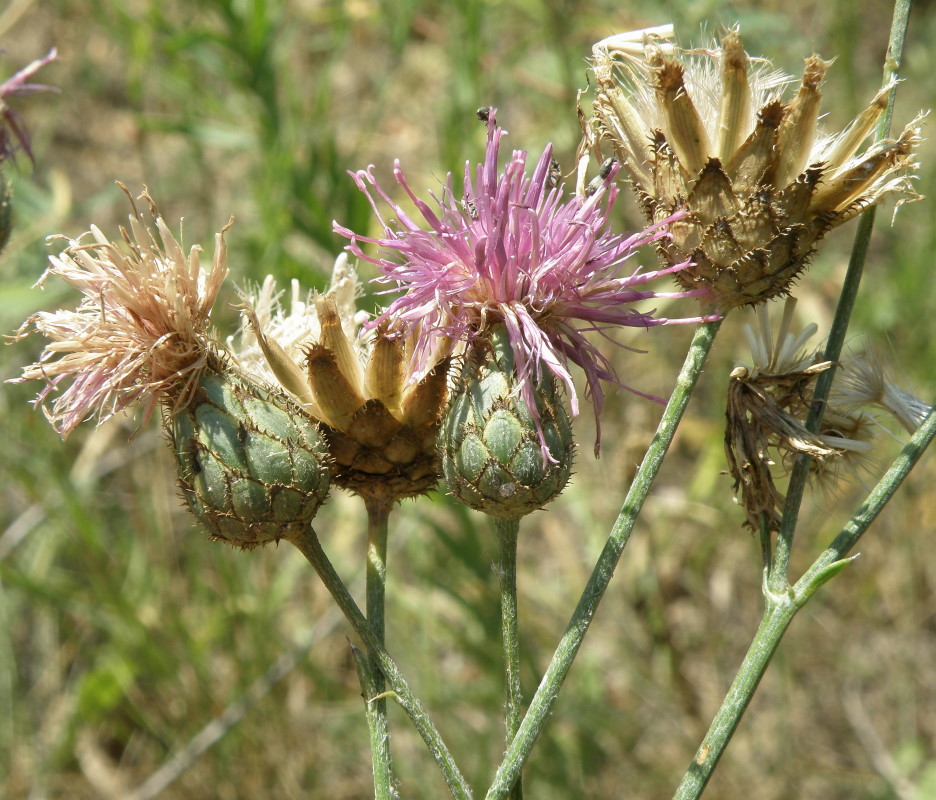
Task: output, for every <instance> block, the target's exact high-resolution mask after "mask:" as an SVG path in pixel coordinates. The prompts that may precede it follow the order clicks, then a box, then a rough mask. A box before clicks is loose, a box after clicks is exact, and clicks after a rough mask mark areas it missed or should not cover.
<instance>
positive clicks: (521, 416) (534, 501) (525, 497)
mask: <svg viewBox="0 0 936 800" xmlns="http://www.w3.org/2000/svg"><path fill="white" fill-rule="evenodd" d="M459 384H460V385H459V387H458V389H457V391H456V392H455V393H454V396H453V398H452V403H451V406H450V407H449V410H448V413H447V415H446V417H445V421H444V422H443V425H442V430H441V432H440V434H439V449H440V450H441V453H442V470H443V474H444V475H445V480H446V483H447V484H448V487H449V489H450V490H451V491H452V494H454V495H455V497H457V498H458V499H459V500H460V501H461V502H463V503H464V504H465V505H467V506H469V507H470V508H473V509H475V510H477V511H483V512H484V513H486V514H490V515H491V516H493V517H500V518H512V517H521V516H524V515H525V514H529V513H530V512H531V511H535V510H536V509H539V508H542V507H543V506H544V505H546V503H548V502H550V501H551V500H553V499H554V498H555V497H557V496H558V495H559V493H560V492H561V491H562V490H563V488H565V485H566V483H568V481H569V476H570V475H571V472H572V456H573V452H574V449H575V444H574V442H573V439H572V428H571V426H570V424H569V416H568V414H567V413H566V410H565V407H564V405H563V403H562V399H561V398H560V396H559V391H558V388H557V384H556V381H555V379H554V378H553V377H552V374H551V373H547V375H546V376H545V377H544V379H543V380H541V381H540V382H539V383H538V384H537V385H536V388H535V389H534V392H535V397H536V408H537V411H538V413H539V424H538V425H537V422H536V420H535V419H534V418H533V415H532V414H531V413H530V411H529V409H528V408H527V405H526V403H525V402H524V400H523V398H522V397H520V395H519V393H518V392H517V391H516V388H517V377H516V374H515V371H514V356H513V351H512V349H511V347H510V340H509V338H508V336H507V331H506V330H505V329H504V328H503V326H496V327H495V328H494V329H492V331H491V333H490V335H489V337H488V338H485V339H478V340H476V341H475V342H473V343H472V345H471V348H470V351H469V353H468V355H467V356H466V358H465V364H464V368H463V370H462V374H461V379H460V381H459ZM543 444H545V446H546V448H547V449H548V450H549V454H550V456H551V458H552V459H553V460H552V461H550V460H548V459H546V458H545V457H544V453H543V450H542V445H543Z"/></svg>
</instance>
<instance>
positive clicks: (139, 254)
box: [16, 187, 233, 438]
mask: <svg viewBox="0 0 936 800" xmlns="http://www.w3.org/2000/svg"><path fill="white" fill-rule="evenodd" d="M122 188H123V187H122ZM124 191H126V189H125V188H124ZM128 197H129V195H128ZM142 199H144V200H146V201H147V203H148V204H149V206H150V208H149V211H150V214H151V216H152V217H153V222H154V225H155V230H154V229H153V227H152V226H148V225H146V224H145V222H144V218H143V215H142V214H141V213H140V212H139V211H137V209H136V206H135V205H134V207H133V213H132V214H131V215H130V223H129V228H121V230H120V232H121V237H122V239H123V242H122V243H115V242H112V241H110V240H109V239H108V238H107V237H106V236H105V235H104V234H103V233H102V232H101V231H100V230H99V229H98V228H97V227H96V226H93V225H92V226H91V230H90V231H89V232H88V233H87V234H85V235H84V236H82V237H81V238H79V239H77V240H69V243H68V247H67V248H66V249H65V250H64V252H62V253H61V254H60V255H57V256H51V257H50V258H49V262H50V263H49V267H48V268H47V269H46V271H45V273H44V274H43V276H42V277H41V278H40V279H39V285H41V284H43V283H44V282H45V281H46V280H47V279H48V278H49V277H50V276H55V277H58V278H61V279H62V280H64V281H65V282H66V283H68V284H69V285H71V286H73V287H74V288H76V289H78V290H79V291H80V292H81V293H82V294H83V295H84V299H83V300H82V301H81V304H80V305H79V306H78V308H77V309H76V310H74V311H66V310H58V311H40V312H38V313H36V314H33V315H32V316H31V317H30V318H29V319H28V320H26V322H25V323H23V326H22V327H21V328H20V330H19V331H18V332H17V338H21V337H23V336H25V335H27V334H28V333H31V332H37V333H40V334H42V335H44V336H46V337H48V338H49V339H50V340H51V342H50V344H48V345H47V346H46V347H45V349H44V350H43V352H42V354H41V355H40V357H39V360H38V361H37V362H36V363H34V364H30V365H29V366H27V367H26V368H25V369H24V370H23V375H22V377H20V378H18V379H16V382H23V381H28V380H40V381H44V382H45V384H46V385H45V388H43V390H42V391H41V392H40V393H39V395H38V396H37V398H36V400H35V404H36V405H40V406H42V408H43V411H44V412H45V414H46V417H47V418H48V419H49V421H50V422H51V423H52V424H53V426H54V427H55V428H56V430H58V432H59V433H60V434H61V435H62V437H63V438H64V437H66V436H68V434H69V433H71V432H72V431H73V430H74V429H75V427H76V426H77V425H78V424H79V423H80V422H82V421H83V420H85V419H88V418H89V417H91V416H93V415H97V416H98V417H99V419H101V420H102V421H103V420H104V419H107V418H108V417H110V416H111V415H113V414H114V413H116V412H118V411H122V410H123V409H125V408H127V407H128V406H130V405H132V404H134V403H140V404H141V405H142V406H143V407H144V422H145V421H146V420H148V419H149V417H150V416H151V415H152V413H153V410H154V408H155V407H156V405H157V403H159V402H164V403H167V404H169V405H170V406H173V407H175V408H179V407H182V406H184V405H185V404H186V403H187V402H188V400H189V399H190V396H191V393H192V392H193V391H194V389H195V387H196V385H197V382H198V377H199V373H200V372H201V370H202V369H204V367H205V366H206V365H207V363H208V360H209V358H210V356H211V355H212V354H213V353H214V352H215V346H214V343H213V341H212V339H211V336H210V334H209V324H210V314H211V307H212V305H213V304H214V302H215V299H216V297H217V295H218V291H219V289H220V288H221V284H222V282H223V281H224V278H225V276H226V275H227V272H228V269H227V249H226V246H225V243H224V233H225V231H226V230H227V229H228V228H229V227H230V225H231V224H232V222H233V220H232V222H229V223H228V225H227V226H225V227H224V229H222V231H221V232H220V233H218V234H217V235H216V237H215V250H214V256H213V258H212V262H211V266H210V268H208V269H203V268H202V265H201V256H200V253H201V248H200V247H198V246H194V247H192V248H191V249H190V250H189V251H188V252H187V253H186V251H185V250H183V248H182V245H180V244H179V242H178V241H177V240H176V238H175V237H174V236H173V235H172V233H171V232H170V230H169V227H168V226H167V225H166V223H165V222H164V221H163V219H162V217H160V215H159V212H158V210H157V208H156V206H155V204H154V203H153V201H152V199H151V198H150V197H149V195H148V194H147V193H146V192H144V193H143V195H142ZM131 204H133V201H132V199H131ZM62 238H64V237H62ZM87 238H90V239H91V241H83V240H86V239H87ZM65 384H68V385H67V386H65ZM63 387H64V388H63ZM53 393H58V394H57V396H56V397H55V399H54V401H53V402H52V403H51V407H50V406H49V405H48V403H49V400H50V398H51V397H52V395H53Z"/></svg>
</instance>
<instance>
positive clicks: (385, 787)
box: [364, 497, 397, 800]
mask: <svg viewBox="0 0 936 800" xmlns="http://www.w3.org/2000/svg"><path fill="white" fill-rule="evenodd" d="M364 505H365V506H366V508H367V569H366V571H365V611H366V613H367V621H368V622H369V623H370V627H371V629H372V630H373V631H374V636H375V638H376V639H377V641H378V642H379V643H380V644H381V645H384V644H385V639H386V622H385V612H384V598H385V595H386V583H387V532H388V528H389V519H390V509H391V508H392V505H391V504H390V503H388V502H386V501H384V500H376V499H374V498H371V497H365V499H364ZM368 655H369V656H370V658H371V659H372V660H373V661H374V662H375V665H376V658H375V656H374V654H373V653H369V654H368ZM371 676H372V677H371V680H370V681H368V683H369V684H370V685H369V686H368V687H367V689H368V692H367V693H366V694H365V697H364V700H365V703H366V706H365V708H366V714H367V727H368V729H369V731H370V744H371V760H372V763H373V768H374V797H375V800H394V798H396V796H397V794H396V790H395V788H394V783H395V782H394V779H393V766H392V760H391V756H390V726H389V722H388V720H387V700H386V698H384V697H382V696H381V695H382V694H383V692H384V688H385V687H384V677H383V675H382V674H381V672H380V670H379V669H374V670H371Z"/></svg>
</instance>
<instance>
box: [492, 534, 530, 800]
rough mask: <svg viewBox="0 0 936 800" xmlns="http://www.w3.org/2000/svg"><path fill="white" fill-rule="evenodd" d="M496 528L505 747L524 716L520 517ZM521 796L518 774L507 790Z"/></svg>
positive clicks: (513, 797) (514, 799)
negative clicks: (519, 600)
mask: <svg viewBox="0 0 936 800" xmlns="http://www.w3.org/2000/svg"><path fill="white" fill-rule="evenodd" d="M493 520H494V527H495V529H496V530H497V540H498V549H499V553H500V563H499V565H498V572H499V577H500V597H501V639H502V641H503V647H504V686H505V690H506V703H505V713H504V725H505V728H506V734H507V746H508V747H510V743H511V742H512V741H513V739H514V737H515V736H516V735H517V729H518V728H519V727H520V720H521V719H522V717H523V690H522V688H521V686H520V636H519V618H518V614H517V534H518V533H519V531H520V517H512V518H511V519H498V518H493ZM522 797H523V779H522V777H521V776H520V775H519V774H518V776H517V781H516V783H514V785H513V789H512V791H511V793H510V798H511V800H521V798H522Z"/></svg>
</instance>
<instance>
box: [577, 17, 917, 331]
mask: <svg viewBox="0 0 936 800" xmlns="http://www.w3.org/2000/svg"><path fill="white" fill-rule="evenodd" d="M658 33H659V31H658V32H657V33H655V34H653V35H648V36H645V37H644V42H643V54H642V57H640V55H637V54H635V52H634V39H635V35H633V34H631V35H625V36H624V37H623V43H622V41H621V39H620V37H610V38H609V39H607V40H605V41H603V42H599V43H598V44H597V45H595V48H594V51H593V52H594V59H593V68H594V73H595V79H596V89H595V99H594V104H593V110H594V116H593V118H592V120H591V121H590V123H588V124H586V126H585V138H584V140H583V147H582V152H583V153H584V152H587V151H588V150H589V149H591V150H593V151H595V152H596V153H598V154H599V156H600V157H604V156H606V155H612V156H614V157H615V158H617V159H618V160H619V161H620V162H621V163H622V164H624V165H625V168H626V169H627V172H628V174H629V176H630V178H631V182H632V186H633V188H634V191H635V193H636V195H637V198H638V200H639V203H640V206H641V208H642V210H643V212H644V215H645V216H646V218H647V220H648V222H651V223H652V222H657V221H659V220H661V219H664V218H666V217H668V216H670V215H671V214H672V213H673V212H674V211H677V210H679V209H682V208H688V210H689V215H688V216H687V217H685V218H684V219H682V220H680V221H679V222H677V223H674V224H672V225H671V226H670V232H671V234H672V236H671V238H669V239H662V240H660V242H659V243H658V245H657V246H658V249H659V251H660V253H661V254H662V256H663V258H664V260H665V261H666V262H667V263H671V264H675V263H680V262H682V261H685V260H686V259H691V260H692V261H693V262H694V264H695V266H693V267H691V268H689V269H685V270H681V271H679V272H677V273H676V274H675V278H676V280H677V281H678V282H679V283H680V284H681V285H682V286H683V287H684V288H686V289H696V288H700V287H703V286H704V287H710V288H711V289H712V290H713V292H714V293H715V295H716V298H717V305H718V307H719V308H720V310H722V311H723V312H724V311H728V310H729V309H731V308H733V307H736V306H740V305H746V304H752V303H760V302H762V301H764V300H767V299H769V298H772V297H776V296H778V295H783V294H787V293H788V292H789V290H790V287H791V286H792V285H793V283H794V281H795V280H796V279H797V277H798V276H799V275H800V274H801V272H802V271H803V269H805V267H806V265H807V263H808V261H809V259H810V258H811V257H812V255H813V253H814V252H815V250H816V247H817V246H818V244H819V242H820V241H821V239H822V238H823V236H825V234H826V233H827V232H828V231H829V230H831V229H832V228H834V227H836V226H838V225H841V224H843V223H844V222H847V221H848V220H850V219H852V218H853V217H855V216H857V215H858V214H859V213H860V212H861V211H863V210H864V209H866V208H868V207H870V206H872V205H875V204H877V203H878V202H880V201H881V200H882V199H883V198H885V197H887V196H890V195H897V196H899V197H901V198H904V199H905V198H908V197H911V198H913V197H916V194H915V193H914V191H913V188H912V185H911V177H912V176H911V172H912V170H913V169H914V167H915V166H916V164H915V163H914V160H913V159H914V154H915V150H916V147H917V145H918V143H919V141H920V125H921V120H922V115H921V116H919V117H917V118H916V119H914V120H913V121H912V122H911V123H910V124H909V125H908V126H907V127H906V128H905V129H904V130H903V132H902V133H901V134H900V135H899V136H898V137H897V138H896V139H885V140H882V141H880V142H877V143H874V144H872V145H870V146H868V147H867V148H865V149H864V150H862V149H861V147H862V145H863V143H864V142H865V140H866V139H867V138H868V137H869V136H870V134H871V133H872V131H873V129H874V127H875V125H876V123H877V121H878V119H879V117H880V116H881V114H882V113H883V111H884V109H885V107H886V105H887V93H888V91H889V90H890V88H891V87H890V86H888V87H885V88H884V89H882V90H881V91H880V92H879V93H878V94H877V95H876V96H875V98H874V99H873V101H872V102H871V104H870V105H869V106H868V108H867V109H866V110H865V111H864V112H863V113H862V114H860V115H859V116H858V117H857V118H856V119H855V120H854V121H853V122H852V123H851V125H849V126H848V127H847V128H846V129H845V130H843V131H842V132H841V133H839V134H837V135H834V136H831V137H823V136H820V135H819V133H818V128H817V120H818V118H819V107H820V100H821V86H822V83H823V80H824V77H825V73H826V70H827V69H828V67H829V65H830V62H827V61H823V60H822V59H821V58H819V57H818V56H811V57H810V58H808V59H806V64H805V68H804V71H803V77H802V80H801V82H800V86H799V89H798V91H797V93H796V95H795V96H794V97H793V98H792V99H791V100H789V101H784V100H783V99H782V94H783V89H784V87H785V86H786V85H788V84H789V83H790V82H791V81H792V79H791V78H789V77H787V76H785V75H783V74H782V73H779V72H777V71H776V70H774V69H773V68H772V67H771V66H770V64H769V62H766V61H764V60H762V59H753V58H751V57H750V56H748V55H747V54H746V53H745V52H744V48H743V46H742V43H741V37H740V34H739V32H738V31H737V30H729V31H727V32H726V33H725V34H724V36H723V37H722V40H721V46H720V48H717V49H711V50H696V51H674V48H673V46H672V45H671V44H669V43H668V42H665V41H663V40H661V39H660V38H659V36H658ZM662 33H663V34H664V35H667V34H668V33H669V32H668V31H663V32H662Z"/></svg>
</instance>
